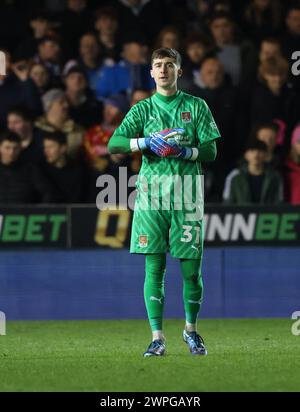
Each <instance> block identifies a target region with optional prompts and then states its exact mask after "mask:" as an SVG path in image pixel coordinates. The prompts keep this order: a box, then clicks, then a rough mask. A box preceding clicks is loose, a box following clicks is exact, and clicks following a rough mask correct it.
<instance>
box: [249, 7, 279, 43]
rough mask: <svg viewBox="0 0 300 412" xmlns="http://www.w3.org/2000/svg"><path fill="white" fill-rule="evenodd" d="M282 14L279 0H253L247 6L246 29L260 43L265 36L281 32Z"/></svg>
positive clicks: (253, 39)
mask: <svg viewBox="0 0 300 412" xmlns="http://www.w3.org/2000/svg"><path fill="white" fill-rule="evenodd" d="M281 16H282V10H281V5H280V2H279V1H278V0H251V2H250V3H249V4H248V5H247V6H246V8H245V13H244V22H243V28H244V31H245V33H246V34H247V35H248V36H249V37H250V38H251V39H252V41H254V42H255V44H257V45H258V44H259V43H260V42H261V40H262V39H263V38H264V37H267V36H274V35H277V34H279V32H280V29H281V23H282V21H281Z"/></svg>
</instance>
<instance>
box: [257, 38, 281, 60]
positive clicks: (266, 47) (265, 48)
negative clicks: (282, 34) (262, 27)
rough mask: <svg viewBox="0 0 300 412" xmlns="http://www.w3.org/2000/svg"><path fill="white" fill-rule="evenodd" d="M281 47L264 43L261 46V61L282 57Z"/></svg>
mask: <svg viewBox="0 0 300 412" xmlns="http://www.w3.org/2000/svg"><path fill="white" fill-rule="evenodd" d="M280 55H281V51H280V45H279V44H277V43H270V42H268V41H263V42H262V43H261V45H260V51H259V60H260V61H261V62H263V61H265V60H267V59H269V58H271V57H280Z"/></svg>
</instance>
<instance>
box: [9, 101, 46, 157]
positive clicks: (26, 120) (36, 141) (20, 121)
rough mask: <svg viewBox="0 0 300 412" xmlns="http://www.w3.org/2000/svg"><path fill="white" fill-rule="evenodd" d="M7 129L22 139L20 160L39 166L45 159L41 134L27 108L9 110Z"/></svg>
mask: <svg viewBox="0 0 300 412" xmlns="http://www.w3.org/2000/svg"><path fill="white" fill-rule="evenodd" d="M7 127H8V129H9V131H10V132H12V133H15V134H17V135H18V136H19V137H20V145H21V153H20V160H22V161H24V162H25V163H36V164H39V163H40V162H41V161H42V160H43V159H44V154H43V145H42V141H41V140H40V138H39V132H38V131H37V129H36V128H35V127H34V125H33V118H32V116H31V113H30V112H29V111H28V110H27V109H26V107H23V106H16V107H13V108H12V109H10V110H9V112H8V115H7Z"/></svg>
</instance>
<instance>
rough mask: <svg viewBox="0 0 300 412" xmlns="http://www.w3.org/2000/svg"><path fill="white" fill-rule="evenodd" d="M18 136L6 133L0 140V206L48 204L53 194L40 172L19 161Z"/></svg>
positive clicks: (19, 146)
mask: <svg viewBox="0 0 300 412" xmlns="http://www.w3.org/2000/svg"><path fill="white" fill-rule="evenodd" d="M20 153H21V144H20V138H19V136H18V135H16V134H14V133H11V132H6V133H3V134H2V135H1V138H0V204H2V205H4V204H22V203H36V202H46V203H47V202H50V201H52V200H53V192H52V188H51V186H50V184H49V183H48V182H47V180H46V179H45V178H44V177H43V175H42V174H41V172H40V170H39V169H38V168H37V167H36V166H35V165H33V164H30V163H29V164H28V163H24V162H22V161H21V160H20Z"/></svg>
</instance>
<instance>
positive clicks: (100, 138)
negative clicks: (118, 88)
mask: <svg viewBox="0 0 300 412" xmlns="http://www.w3.org/2000/svg"><path fill="white" fill-rule="evenodd" d="M128 109H129V107H128V103H127V100H126V98H125V97H124V96H122V95H115V96H111V97H110V98H107V99H106V100H104V110H103V122H102V123H101V124H100V125H98V126H95V127H93V128H91V129H89V130H88V131H87V133H86V135H85V137H84V148H85V153H86V157H87V160H88V164H89V166H90V167H92V168H93V169H95V170H97V171H100V172H102V173H104V172H105V173H108V171H109V170H110V168H111V167H110V166H111V164H110V163H111V159H112V160H116V163H118V159H119V158H121V157H124V156H121V155H117V156H116V157H115V155H112V156H111V155H109V153H108V149H107V143H108V141H109V138H110V136H111V135H112V134H113V132H114V131H115V129H116V128H117V127H118V126H119V125H120V123H121V121H122V120H123V117H124V115H125V114H126V113H127V111H128Z"/></svg>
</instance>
